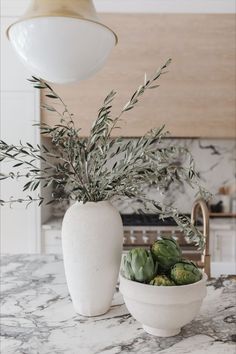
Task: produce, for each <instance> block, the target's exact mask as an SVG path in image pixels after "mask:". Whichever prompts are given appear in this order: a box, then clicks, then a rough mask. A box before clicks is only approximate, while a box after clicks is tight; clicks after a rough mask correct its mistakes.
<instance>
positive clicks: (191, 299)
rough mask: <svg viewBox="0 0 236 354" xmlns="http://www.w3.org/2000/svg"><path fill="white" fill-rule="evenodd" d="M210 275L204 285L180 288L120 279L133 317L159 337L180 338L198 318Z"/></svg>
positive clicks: (203, 282)
mask: <svg viewBox="0 0 236 354" xmlns="http://www.w3.org/2000/svg"><path fill="white" fill-rule="evenodd" d="M206 280H207V275H206V274H205V273H204V274H203V277H202V279H201V280H200V281H198V282H196V283H193V284H189V285H180V286H154V285H147V284H142V283H138V282H135V281H131V280H128V279H125V278H123V277H122V275H120V292H121V293H122V295H123V297H124V301H125V304H126V306H127V308H128V310H129V312H130V313H131V315H132V316H133V317H134V318H135V319H136V320H137V321H139V322H141V323H142V325H143V329H144V330H145V331H146V332H148V333H150V334H153V335H155V336H159V337H171V336H175V335H177V334H178V333H179V332H180V330H181V327H183V326H185V325H186V324H187V323H189V322H191V321H192V320H193V319H194V317H195V316H196V315H197V314H198V312H199V310H200V307H201V304H202V301H203V299H204V297H205V296H206V293H207V291H206Z"/></svg>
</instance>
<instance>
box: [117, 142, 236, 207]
mask: <svg viewBox="0 0 236 354" xmlns="http://www.w3.org/2000/svg"><path fill="white" fill-rule="evenodd" d="M168 142H169V143H170V144H173V145H175V144H176V145H181V146H185V147H186V148H188V149H189V151H190V152H191V153H192V155H193V157H194V160H195V163H196V169H197V171H198V172H199V176H200V178H201V181H202V184H203V186H204V187H205V188H206V189H207V190H208V191H209V192H211V193H212V194H213V198H212V202H217V201H218V199H220V198H218V197H217V194H218V191H219V188H220V187H222V186H229V187H231V190H235V191H236V141H234V140H233V139H232V140H231V139H230V140H229V139H215V140H213V139H168ZM180 158H181V157H180ZM148 195H149V196H150V197H151V198H153V199H156V200H161V201H163V202H165V203H167V204H173V205H174V206H176V207H177V208H178V209H179V210H180V211H181V212H183V213H190V211H191V207H192V203H193V201H194V198H195V192H194V191H193V190H192V189H191V188H190V187H188V186H186V185H185V186H184V185H175V186H172V187H170V188H169V190H168V191H166V192H165V195H161V194H160V193H159V191H158V190H156V189H154V188H153V189H151V190H149V191H148ZM117 207H118V208H119V210H120V211H121V212H122V213H130V212H133V208H132V203H128V204H127V203H124V202H120V203H118V204H117Z"/></svg>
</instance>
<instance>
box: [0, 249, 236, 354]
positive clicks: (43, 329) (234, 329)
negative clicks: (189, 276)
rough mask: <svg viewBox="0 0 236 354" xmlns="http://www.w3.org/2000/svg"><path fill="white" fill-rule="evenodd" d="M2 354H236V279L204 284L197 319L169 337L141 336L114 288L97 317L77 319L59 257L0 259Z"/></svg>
mask: <svg viewBox="0 0 236 354" xmlns="http://www.w3.org/2000/svg"><path fill="white" fill-rule="evenodd" d="M1 264H2V266H1V269H2V271H1V276H2V286H1V304H2V305H1V336H2V343H1V354H49V353H50V354H62V353H63V354H64V353H65V354H101V353H104V354H120V353H123V354H125V353H137V354H152V353H161V354H172V353H173V354H188V353H191V354H211V353H212V354H213V353H214V354H224V353H225V354H226V353H227V354H235V352H236V325H235V323H236V311H235V307H236V303H235V298H236V281H235V279H232V278H231V279H227V278H223V277H221V278H219V279H216V280H212V281H211V282H209V283H208V295H207V297H206V299H205V300H204V303H203V306H202V309H201V312H200V314H199V316H198V317H197V318H196V319H195V320H194V321H193V322H192V323H190V324H188V325H187V326H185V327H184V328H183V329H182V331H181V333H180V334H179V335H177V336H175V337H171V338H158V337H153V336H150V335H148V334H147V333H145V332H144V331H143V329H142V326H141V325H140V323H138V322H137V321H135V320H134V319H133V318H132V317H131V316H130V314H129V313H128V311H127V309H126V307H125V305H124V303H123V299H122V296H121V294H120V293H119V291H118V289H117V292H116V294H115V296H114V300H113V303H112V307H111V310H110V311H109V312H108V313H107V314H105V315H103V316H100V317H96V318H85V317H82V316H79V315H77V314H76V313H75V312H74V310H73V308H72V304H71V300H70V297H69V295H68V290H67V286H66V282H65V276H64V270H63V263H62V258H61V256H55V255H47V256H35V255H14V256H2V257H1Z"/></svg>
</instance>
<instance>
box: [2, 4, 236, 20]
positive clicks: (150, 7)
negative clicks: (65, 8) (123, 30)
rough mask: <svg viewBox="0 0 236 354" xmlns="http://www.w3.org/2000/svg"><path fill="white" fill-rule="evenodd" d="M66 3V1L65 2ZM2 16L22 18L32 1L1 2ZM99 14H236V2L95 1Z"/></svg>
mask: <svg viewBox="0 0 236 354" xmlns="http://www.w3.org/2000/svg"><path fill="white" fill-rule="evenodd" d="M65 1H66V0H65ZM0 2H1V15H2V16H9V15H10V16H20V15H22V13H23V12H24V11H25V9H26V8H27V6H28V5H29V3H30V0H0ZM94 4H95V6H96V9H97V11H98V12H117V13H122V12H124V13H235V12H236V0H94Z"/></svg>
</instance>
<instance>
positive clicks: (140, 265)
mask: <svg viewBox="0 0 236 354" xmlns="http://www.w3.org/2000/svg"><path fill="white" fill-rule="evenodd" d="M156 272H157V263H156V262H155V261H154V260H153V258H152V255H151V253H150V252H149V251H147V250H145V249H144V248H133V249H132V250H130V251H129V252H128V254H127V255H125V256H124V259H123V265H122V273H123V275H124V277H125V278H127V279H130V280H135V281H138V282H141V283H149V282H150V280H151V279H152V278H153V277H154V276H155V274H156Z"/></svg>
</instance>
